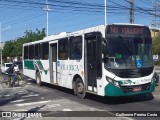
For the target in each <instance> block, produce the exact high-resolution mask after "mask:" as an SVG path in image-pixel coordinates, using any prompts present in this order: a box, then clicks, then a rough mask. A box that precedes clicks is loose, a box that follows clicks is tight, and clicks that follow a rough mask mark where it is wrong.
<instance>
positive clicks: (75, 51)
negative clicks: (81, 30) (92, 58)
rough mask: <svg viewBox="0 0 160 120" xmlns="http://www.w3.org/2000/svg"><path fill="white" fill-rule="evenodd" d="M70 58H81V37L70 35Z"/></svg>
mask: <svg viewBox="0 0 160 120" xmlns="http://www.w3.org/2000/svg"><path fill="white" fill-rule="evenodd" d="M69 42H70V52H69V53H70V59H71V60H80V59H81V58H82V37H81V36H78V37H71V38H70V41H69Z"/></svg>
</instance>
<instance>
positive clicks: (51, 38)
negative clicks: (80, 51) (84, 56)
mask: <svg viewBox="0 0 160 120" xmlns="http://www.w3.org/2000/svg"><path fill="white" fill-rule="evenodd" d="M108 25H133V26H144V25H141V24H129V23H113V24H108ZM108 25H107V26H108ZM105 27H106V26H105V25H99V26H95V27H91V28H86V29H83V30H79V31H75V32H61V33H59V34H54V35H50V36H47V37H44V38H43V39H42V40H38V41H34V42H29V43H25V44H23V46H27V45H32V44H37V43H43V42H48V41H54V40H58V39H62V38H66V37H69V36H78V35H83V34H85V33H89V32H98V31H101V33H102V35H105Z"/></svg>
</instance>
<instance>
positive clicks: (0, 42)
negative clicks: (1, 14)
mask: <svg viewBox="0 0 160 120" xmlns="http://www.w3.org/2000/svg"><path fill="white" fill-rule="evenodd" d="M1 32H2V27H1V22H0V44H1V46H0V50H1V51H0V52H1V67H2V34H1Z"/></svg>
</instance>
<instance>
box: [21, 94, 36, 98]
mask: <svg viewBox="0 0 160 120" xmlns="http://www.w3.org/2000/svg"><path fill="white" fill-rule="evenodd" d="M34 96H38V94H34V95H26V96H22V97H21V98H26V97H34Z"/></svg>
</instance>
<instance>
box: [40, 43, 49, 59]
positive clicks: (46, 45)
mask: <svg viewBox="0 0 160 120" xmlns="http://www.w3.org/2000/svg"><path fill="white" fill-rule="evenodd" d="M41 45H42V59H43V60H47V59H48V54H49V43H48V42H45V43H42V44H41Z"/></svg>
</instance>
